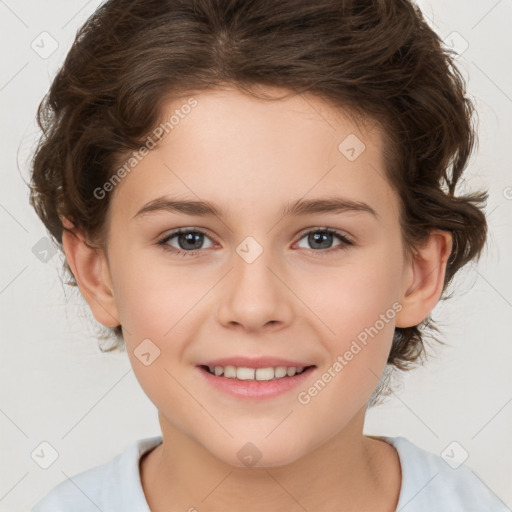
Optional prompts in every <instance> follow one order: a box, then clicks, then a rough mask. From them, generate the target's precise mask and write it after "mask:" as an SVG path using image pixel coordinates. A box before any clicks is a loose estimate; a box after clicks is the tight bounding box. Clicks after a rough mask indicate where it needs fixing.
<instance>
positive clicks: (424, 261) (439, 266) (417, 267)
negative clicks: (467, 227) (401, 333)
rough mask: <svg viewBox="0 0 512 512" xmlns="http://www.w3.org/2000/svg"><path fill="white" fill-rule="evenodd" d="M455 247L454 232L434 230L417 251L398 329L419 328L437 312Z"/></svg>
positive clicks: (406, 288)
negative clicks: (418, 326)
mask: <svg viewBox="0 0 512 512" xmlns="http://www.w3.org/2000/svg"><path fill="white" fill-rule="evenodd" d="M452 244H453V241H452V235H451V233H449V232H447V231H441V230H433V231H431V233H430V235H429V237H428V239H427V241H426V242H425V243H424V244H423V245H422V246H421V247H419V248H417V249H416V251H415V254H414V255H413V256H412V257H411V261H410V263H409V267H408V269H407V280H406V281H405V283H404V284H405V291H404V293H403V296H402V298H401V300H400V303H401V305H402V310H401V311H400V313H398V315H397V316H396V327H412V326H415V325H418V324H419V323H421V322H422V321H423V320H424V319H425V318H426V317H427V316H428V314H429V313H430V312H431V311H432V310H433V309H434V307H435V305H436V304H437V302H438V301H439V298H440V297H441V294H442V292H443V285H444V278H445V275H446V265H447V262H448V258H449V257H450V254H451V251H452Z"/></svg>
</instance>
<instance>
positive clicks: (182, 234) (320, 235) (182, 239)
mask: <svg viewBox="0 0 512 512" xmlns="http://www.w3.org/2000/svg"><path fill="white" fill-rule="evenodd" d="M205 237H206V238H208V239H210V240H211V238H210V237H209V236H208V235H207V233H206V232H205V231H203V230H201V229H199V228H186V229H178V230H176V231H173V232H172V233H169V234H168V235H166V236H165V237H164V238H163V239H162V240H160V241H158V242H157V244H158V245H159V246H161V247H162V248H163V249H164V250H166V251H169V252H171V253H173V254H175V255H177V256H196V255H198V254H199V253H200V252H201V249H205V247H202V246H203V243H204V239H205ZM334 238H338V240H340V242H341V243H339V244H338V245H336V246H334V247H332V241H333V239H334ZM174 239H176V240H175V241H174ZM303 239H306V243H308V244H311V246H312V250H313V252H314V253H317V254H315V255H317V256H323V255H325V254H326V253H327V254H330V253H332V252H335V251H341V250H346V249H347V247H348V246H351V245H354V243H353V242H352V241H351V240H350V239H349V238H348V237H347V235H345V234H344V233H341V232H339V231H337V230H335V229H330V228H314V229H310V230H309V231H306V232H304V233H302V235H301V238H300V240H299V243H300V241H301V240H303ZM171 241H174V243H175V244H177V247H176V246H174V245H173V244H172V243H171ZM212 246H213V244H210V245H209V246H208V247H212ZM208 247H206V248H208ZM302 248H304V247H302ZM306 249H307V247H306ZM315 249H319V250H315Z"/></svg>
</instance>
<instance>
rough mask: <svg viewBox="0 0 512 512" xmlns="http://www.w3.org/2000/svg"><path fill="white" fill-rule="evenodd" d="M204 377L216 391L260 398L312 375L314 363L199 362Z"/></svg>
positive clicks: (272, 394)
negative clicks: (251, 363) (253, 366)
mask: <svg viewBox="0 0 512 512" xmlns="http://www.w3.org/2000/svg"><path fill="white" fill-rule="evenodd" d="M196 368H197V370H198V371H199V372H200V375H202V377H203V379H204V381H205V382H206V383H207V384H208V386H209V387H211V388H212V389H214V390H215V391H220V392H222V393H224V394H227V395H231V396H232V397H236V398H237V399H252V400H261V399H269V398H273V397H276V396H278V395H283V394H286V393H287V392H290V391H291V390H293V389H294V388H296V387H298V386H299V385H302V386H303V387H304V388H305V387H306V382H307V381H308V380H311V379H312V376H313V375H314V372H315V370H316V368H317V367H316V365H308V366H275V367H274V366H264V367H256V368H251V367H248V366H233V365H226V366H220V365H207V364H201V365H198V366H197V367H196Z"/></svg>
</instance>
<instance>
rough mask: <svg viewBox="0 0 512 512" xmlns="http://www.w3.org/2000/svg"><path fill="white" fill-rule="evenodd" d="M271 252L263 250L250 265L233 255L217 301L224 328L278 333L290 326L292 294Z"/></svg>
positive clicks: (219, 319)
mask: <svg viewBox="0 0 512 512" xmlns="http://www.w3.org/2000/svg"><path fill="white" fill-rule="evenodd" d="M270 252H271V251H266V250H264V251H263V252H262V253H261V254H260V256H259V257H258V258H257V259H256V260H254V261H252V262H248V261H246V260H245V259H244V258H242V257H240V256H239V254H237V253H234V256H233V269H232V270H231V272H229V274H228V275H227V276H226V280H225V282H224V284H223V286H222V288H221V289H220V300H219V302H218V303H219V307H218V310H217V315H218V321H219V323H221V324H222V325H223V326H225V327H228V328H231V329H233V328H236V329H239V330H241V331H247V332H258V331H261V330H262V329H264V330H272V331H275V330H280V329H282V328H284V327H285V326H287V325H289V324H290V322H291V320H292V317H293V304H292V303H291V301H292V300H293V293H292V292H291V291H290V289H289V286H290V285H289V284H288V283H286V280H287V279H286V275H280V274H283V272H280V271H279V269H280V268H281V267H280V266H279V265H278V264H276V263H275V261H272V259H271V257H270ZM249 261H250V260H249ZM287 285H288V286H287Z"/></svg>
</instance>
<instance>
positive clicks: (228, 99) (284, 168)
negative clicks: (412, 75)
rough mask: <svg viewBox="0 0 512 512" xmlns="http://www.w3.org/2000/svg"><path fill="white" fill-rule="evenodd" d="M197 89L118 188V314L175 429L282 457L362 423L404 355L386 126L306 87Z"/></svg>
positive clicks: (403, 266) (233, 454)
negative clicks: (353, 115) (264, 91)
mask: <svg viewBox="0 0 512 512" xmlns="http://www.w3.org/2000/svg"><path fill="white" fill-rule="evenodd" d="M187 99H189V98H186V97H185V98H184V99H183V100H179V101H177V100H174V101H173V102H172V103H169V104H167V105H165V111H164V117H165V118H166V119H168V118H169V117H170V116H171V115H172V114H173V113H174V112H175V110H176V109H178V110H179V111H180V112H181V113H182V115H181V116H179V122H178V123H176V124H174V125H173V128H172V130H170V131H169V134H168V135H166V136H165V137H164V138H163V139H162V141H161V142H160V143H159V145H158V146H157V147H156V148H155V149H153V150H151V151H150V152H149V153H148V154H147V155H146V156H144V158H142V159H141V161H140V162H139V163H138V164H137V165H136V166H135V167H134V168H133V170H131V171H130V172H129V173H127V175H126V176H125V177H124V178H123V179H122V180H121V181H120V183H119V184H118V185H117V186H116V187H115V190H114V191H113V193H112V197H111V203H110V207H109V208H110V209H109V217H108V245H107V254H108V270H109V275H110V279H111V284H112V290H113V295H114V299H115V308H116V312H115V315H117V316H118V319H119V322H120V323H121V324H122V326H123V333H124V338H125V342H126V346H127V352H128V354H129V357H130V361H131V364H132V366H133V370H134V372H135V375H136V377H137V379H138V381H139V382H140V385H141V386H142V388H143V390H144V391H145V393H146V394H147V396H148V397H149V398H150V400H151V401H152V402H153V403H154V404H155V406H156V407H157V408H158V410H159V414H160V420H161V422H162V429H163V430H164V429H166V428H168V429H177V430H178V431H180V432H181V433H183V434H185V435H186V436H187V437H189V438H190V439H192V440H193V441H195V442H196V443H197V444H198V445H199V446H201V447H203V448H204V449H205V450H207V452H209V453H210V454H212V455H214V456H215V457H217V458H218V459H220V460H222V461H224V462H226V463H228V464H232V465H236V466H241V465H242V464H243V456H244V453H245V452H248V453H249V455H253V456H255V457H260V456H261V459H260V461H259V463H258V464H259V465H262V466H276V465H283V464H287V463H290V462H293V461H294V460H296V459H298V458H299V457H303V456H305V455H306V454H308V453H309V452H311V451H312V450H315V449H316V448H318V447H320V446H321V445H323V444H324V443H326V441H328V440H329V439H332V438H333V437H334V436H336V435H337V434H339V433H340V432H342V431H343V429H345V428H346V427H347V425H349V424H350V422H351V421H352V420H353V418H354V417H355V416H356V415H357V414H358V412H360V411H361V409H362V408H364V407H365V405H366V403H367V401H368V399H369V397H370V395H371V393H372V391H373V390H374V388H375V387H376V385H377V383H378V380H379V377H380V376H381V374H382V372H383V370H384V368H385V365H386V360H387V356H388V354H389V351H390V348H391V342H392V338H393V331H394V326H395V320H396V314H397V312H398V310H399V309H400V299H401V297H402V296H403V295H404V292H405V289H406V282H405V276H406V273H407V272H406V270H407V263H406V261H405V260H404V254H403V245H402V240H401V233H400V227H399V219H398V199H397V196H396V194H395V192H394V191H393V190H392V188H391V187H390V185H389V184H388V182H387V181H386V179H385V178H384V175H385V172H384V162H383V156H382V155H383V146H382V145H383V142H382V139H381V135H382V134H381V132H380V130H379V128H378V127H377V126H376V125H373V126H370V125H368V126H367V127H366V128H364V129H363V127H362V126H358V125H356V124H354V123H353V122H351V121H350V120H349V118H348V117H346V116H345V115H344V114H343V112H340V111H335V110H333V109H332V107H330V106H329V105H328V104H326V103H324V102H322V101H321V100H319V99H318V98H314V97H310V96H306V95H305V96H301V95H296V96H293V97H291V98H288V99H284V100H279V101H274V102H270V101H264V100H259V99H256V98H254V97H250V96H247V95H245V94H243V93H241V92H238V91H236V90H222V91H221V90H212V91H208V92H203V93H200V94H197V95H195V96H194V99H195V101H196V103H194V105H195V106H194V107H193V108H183V105H185V104H186V103H187ZM189 104H191V103H189ZM183 112H188V113H187V114H186V115H184V114H183ZM363 144H364V146H363ZM189 201H200V202H203V203H207V204H208V205H213V207H214V208H215V210H214V213H211V212H208V208H205V207H204V206H205V205H202V207H201V208H197V207H196V208H193V207H191V206H190V205H189V206H187V205H181V206H177V202H189ZM322 201H329V203H327V202H324V203H323V202H322ZM336 201H340V204H339V205H338V207H337V208H333V207H332V206H333V205H334V204H335V202H336ZM171 202H174V208H173V204H172V203H171ZM298 202H299V207H297V203H298ZM300 202H302V207H301V206H300V204H301V203H300ZM200 206H201V205H200ZM293 206H295V208H293ZM329 206H330V208H329ZM285 212H286V213H285ZM178 230H184V231H186V232H188V234H186V233H185V234H183V233H181V234H180V233H177V231H178ZM202 365H204V366H202ZM207 365H210V366H212V368H211V369H212V370H213V371H214V372H215V366H219V367H222V369H223V370H224V371H225V372H227V374H228V375H229V372H230V371H231V372H232V371H235V372H238V373H237V377H238V378H236V379H234V378H230V377H226V376H225V375H224V374H223V375H222V376H221V375H219V376H213V375H211V374H209V373H208V372H207V370H206V369H205V367H206V366H207ZM228 366H234V367H235V370H232V369H227V367H228ZM283 366H284V367H287V368H290V367H295V368H297V367H298V368H299V369H300V368H301V367H304V368H305V370H303V372H302V373H300V374H298V375H295V376H293V377H291V376H286V377H282V378H278V379H276V373H277V376H280V375H281V374H282V371H283V370H276V369H275V368H277V367H283ZM237 367H238V368H237ZM268 367H270V368H273V369H274V370H273V371H274V373H272V375H273V376H274V378H273V380H271V381H259V380H257V378H258V376H259V377H261V378H268V376H269V375H270V374H269V373H268V370H261V371H259V372H258V371H256V372H255V373H251V369H252V370H254V369H258V368H268ZM244 368H248V370H244ZM218 371H219V372H220V370H218ZM287 371H289V372H290V373H293V372H292V370H291V369H290V370H287ZM280 372H281V373H280ZM245 379H249V380H245ZM247 443H252V445H254V446H252V445H248V444H247ZM255 447H256V448H255ZM241 450H242V451H241ZM244 450H245V452H244ZM251 451H252V452H254V453H252V452H251ZM256 454H257V455H256Z"/></svg>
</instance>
